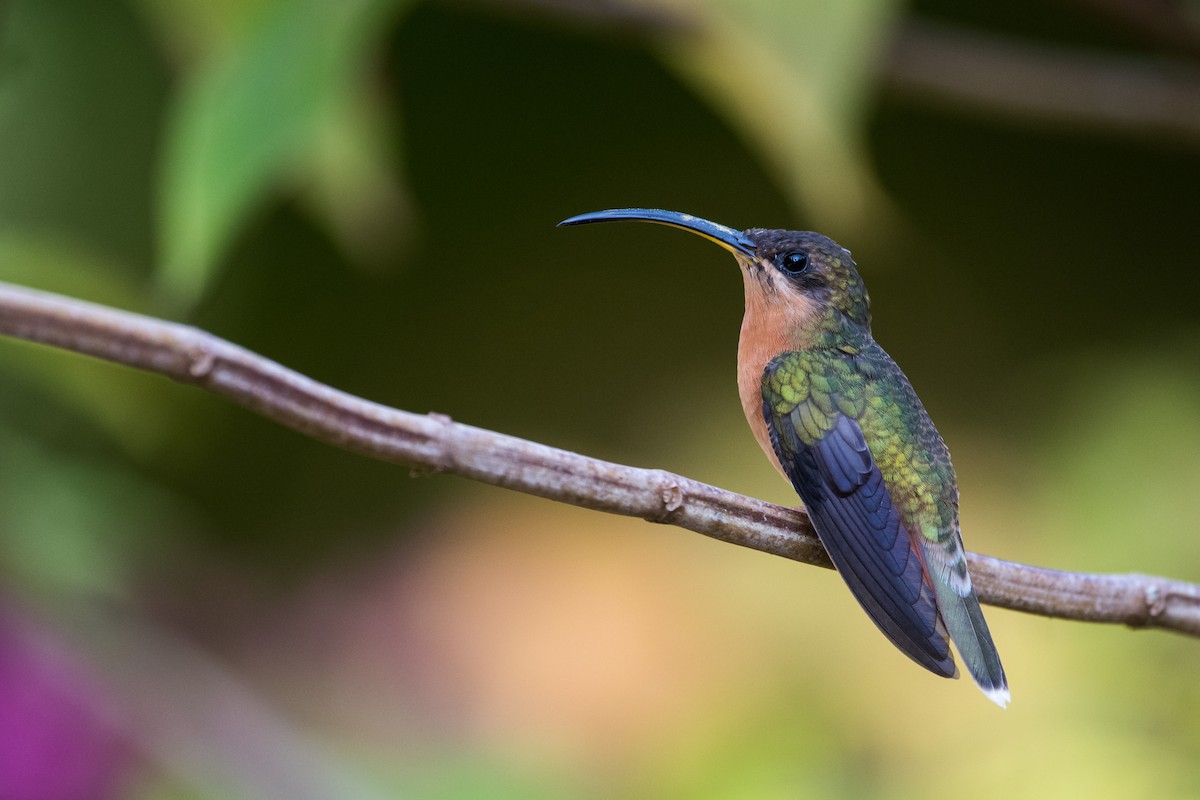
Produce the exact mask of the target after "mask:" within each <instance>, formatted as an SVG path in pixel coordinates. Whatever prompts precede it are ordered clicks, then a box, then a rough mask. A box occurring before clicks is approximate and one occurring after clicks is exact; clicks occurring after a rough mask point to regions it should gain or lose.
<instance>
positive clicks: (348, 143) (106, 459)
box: [0, 0, 1200, 800]
mask: <svg viewBox="0 0 1200 800" xmlns="http://www.w3.org/2000/svg"><path fill="white" fill-rule="evenodd" d="M1198 61H1200V6H1198V5H1197V4H1196V3H1195V2H1190V1H1187V0H1180V1H1179V2H1174V3H1172V2H1159V3H1136V2H1121V0H1073V1H1070V0H1056V1H1054V2H1040V1H1039V2H1034V1H1033V0H1015V1H1010V2H1003V3H1002V2H993V3H972V4H960V3H955V2H943V1H942V0H920V1H919V2H912V3H899V2H893V1H892V0H839V2H817V1H816V0H737V1H736V2H735V0H643V1H642V2H638V1H637V0H629V2H621V1H620V0H457V2H450V1H449V0H447V1H446V2H421V3H415V2H404V0H343V2H327V1H326V0H223V1H222V2H213V1H212V0H126V1H125V2H119V1H118V0H78V1H76V2H70V1H68V0H10V2H6V3H4V4H3V5H2V6H0V279H2V280H5V281H10V282H15V283H20V284H23V285H28V286H33V287H37V288H41V289H48V290H52V291H58V292H62V293H65V294H69V295H72V296H75V297H80V298H84V299H87V300H92V301H97V302H103V303H108V304H112V305H115V306H118V307H121V308H126V309H132V310H137V311H141V312H143V313H148V314H151V315H154V316H159V317H163V318H167V319H173V320H179V321H185V322H188V323H191V324H195V325H197V326H200V327H202V328H204V329H206V330H209V331H212V332H214V333H216V334H217V335H220V336H223V337H225V338H228V339H230V340H232V341H234V342H237V343H239V344H241V345H244V346H246V347H249V348H251V349H253V350H256V351H258V352H261V353H263V354H264V355H266V356H268V357H270V358H273V359H275V360H278V361H280V362H282V363H284V364H286V365H288V366H291V367H293V368H296V369H298V370H300V371H302V372H305V373H306V374H309V375H311V376H312V377H314V378H316V379H318V380H321V381H324V382H327V383H330V384H332V385H334V386H337V387H339V388H342V389H345V390H347V391H350V392H353V393H356V394H359V395H362V396H365V397H368V398H370V399H373V400H376V401H380V402H383V403H387V404H389V405H394V406H397V407H400V408H404V409H408V410H412V411H417V412H426V411H437V412H440V413H444V414H448V415H450V416H452V417H454V418H455V419H459V420H462V421H465V422H470V423H472V424H475V425H480V426H484V427H489V428H493V429H496V430H499V431H503V432H506V433H510V434H515V435H519V436H523V437H527V438H530V439H533V440H537V441H541V442H546V443H548V444H553V445H556V446H559V447H565V448H569V449H573V450H577V451H579V452H583V453H586V454H589V455H593V456H598V457H602V458H605V459H609V460H613V461H618V462H624V463H631V464H636V465H640V466H653V467H662V468H666V469H670V470H673V471H677V472H679V473H682V474H685V475H688V476H690V477H694V478H697V479H700V480H703V481H706V482H709V483H714V484H717V485H720V486H723V487H726V488H729V489H733V490H736V491H741V492H744V493H748V494H752V495H756V496H759V497H763V498H766V499H769V500H772V501H775V502H780V503H794V502H795V501H794V498H793V495H792V493H791V491H790V489H789V488H788V487H787V486H785V485H784V484H783V483H782V481H780V480H779V478H778V477H777V476H776V475H775V474H774V473H773V471H772V470H771V468H770V467H769V466H768V464H767V462H766V460H765V459H764V458H763V457H762V455H761V454H760V453H759V451H758V449H757V446H756V445H755V444H754V442H753V440H752V439H751V437H750V436H749V434H748V432H747V431H746V430H745V422H744V421H743V419H742V416H741V411H740V407H739V403H738V400H737V394H736V389H735V387H734V380H733V374H734V373H733V365H734V357H735V348H736V339H737V330H738V324H739V320H740V314H741V282H740V278H739V276H738V274H737V271H736V269H735V267H734V264H733V262H732V260H731V259H730V258H729V257H728V255H727V254H725V253H723V252H721V251H720V250H718V249H717V248H713V247H711V246H710V245H708V244H706V243H704V242H703V241H701V240H699V239H696V238H694V237H689V236H685V235H682V234H679V233H677V232H672V231H669V230H666V229H664V228H660V227H656V226H638V225H624V226H618V225H611V226H597V227H595V228H583V229H572V230H556V229H555V228H554V224H555V223H556V222H557V221H558V220H560V219H562V218H564V217H566V216H569V215H572V214H575V213H579V212H583V211H590V210H597V209H601V208H609V207H617V206H634V205H637V206H658V207H665V208H673V209H678V210H683V211H688V212H691V213H695V214H699V215H702V216H705V217H708V218H710V219H713V220H716V221H718V222H722V223H725V224H728V225H731V226H734V227H751V226H763V227H788V228H805V229H817V230H821V231H822V232H825V233H827V234H829V235H832V236H833V237H834V238H836V239H838V240H839V241H841V242H842V243H843V244H845V245H847V246H848V247H850V248H851V249H852V250H853V251H854V253H855V256H856V258H857V259H858V261H859V264H860V267H861V270H862V272H863V274H864V275H865V278H866V280H867V283H868V285H869V286H870V288H871V293H872V297H873V299H874V303H875V317H876V325H875V332H876V336H877V338H879V339H880V340H881V341H882V342H883V343H884V345H885V346H886V347H887V348H888V349H889V350H890V352H891V353H892V354H893V355H894V356H895V357H896V358H897V360H898V361H900V363H901V364H902V365H903V366H904V367H905V369H906V371H907V373H908V375H909V377H910V378H911V379H912V381H913V382H914V384H915V385H916V387H917V389H918V391H919V392H920V393H921V396H922V398H923V399H924V401H925V404H926V405H927V407H928V408H929V409H930V411H931V413H932V414H933V416H934V417H935V419H937V421H938V423H939V426H940V427H941V429H942V432H943V434H944V435H945V437H946V438H947V440H948V441H949V444H950V446H951V449H952V451H953V453H954V457H955V461H956V464H957V466H958V470H959V475H960V484H961V489H962V493H963V521H964V530H965V533H966V538H967V542H968V545H969V546H970V547H971V548H972V549H975V550H980V551H982V552H986V553H990V554H994V555H998V556H1002V557H1005V558H1009V559H1013V560H1017V561H1023V562H1028V563H1034V564H1038V565H1043V566H1051V567H1058V568H1064V569H1074V570H1085V571H1121V572H1125V571H1137V572H1148V573H1159V574H1166V575H1169V576H1172V577H1177V578H1182V579H1190V580H1200V540H1198V539H1197V536H1196V513H1195V493H1196V487H1197V486H1198V485H1200V413H1198V412H1200V312H1198V311H1197V301H1198V300H1200V271H1198V270H1197V266H1198V264H1197V255H1196V254H1197V250H1198V248H1200V216H1198V211H1200V194H1198V193H1200V113H1198V112H1197V109H1200V67H1198ZM0 581H2V585H0V798H4V800H9V799H10V798H15V799H17V800H26V799H39V800H40V799H45V800H57V799H58V798H63V799H64V800H65V799H67V798H79V799H81V800H86V799H87V798H147V799H149V798H156V799H157V798H163V799H165V798H225V797H245V798H305V797H312V798H324V797H338V798H382V797H389V798H390V797H413V798H447V799H449V798H610V797H624V798H748V799H749V798H755V799H757V798H792V797H822V798H837V797H846V798H861V797H881V798H916V797H921V798H952V797H954V798H956V797H964V796H966V797H973V798H990V797H997V798H999V797H1004V798H1011V797H1057V798H1071V797H1087V798H1110V797H1111V798H1127V797H1151V796H1153V797H1159V798H1172V797H1196V796H1200V642H1196V641H1192V640H1188V639H1186V638H1183V637H1180V636H1176V635H1171V634H1165V633H1158V632H1133V631H1129V630H1124V629H1121V628H1117V627H1104V626H1094V625H1092V626H1089V625H1082V624H1076V623H1067V622H1060V621H1051V620H1045V619H1041V618H1035V617H1029V616H1022V615H1019V614H1016V613H1013V612H1007V611H1002V610H998V609H993V610H991V611H990V613H989V619H990V621H991V624H992V627H993V630H994V633H995V636H996V639H997V641H998V642H999V645H1000V647H1001V651H1002V653H1003V655H1004V658H1005V664H1006V666H1007V668H1008V672H1009V676H1010V679H1011V683H1012V688H1013V705H1012V706H1011V707H1010V708H1009V709H1008V710H1007V711H1004V712H1001V711H999V710H997V709H996V708H995V707H994V706H992V705H991V704H990V703H988V702H987V701H986V699H985V698H983V697H982V696H981V695H980V694H979V693H978V692H977V691H975V690H974V688H973V687H971V686H970V685H969V683H966V682H963V681H958V682H950V681H940V680H938V679H936V678H933V677H931V676H929V675H927V674H925V673H924V672H923V671H922V670H920V669H919V668H917V667H915V666H914V665H912V664H911V663H909V662H908V661H907V660H906V659H905V658H904V657H903V656H902V655H900V654H899V653H898V652H897V651H895V650H894V649H893V648H892V647H891V646H890V645H889V644H888V643H887V642H886V641H885V640H884V639H883V637H881V636H880V635H879V634H878V633H877V632H876V631H875V630H874V628H873V627H872V626H871V625H870V623H869V622H868V621H867V619H866V617H865V616H864V615H863V614H862V613H861V612H860V611H859V610H858V609H857V608H856V607H855V605H854V603H853V601H852V600H851V599H850V597H849V595H848V593H847V592H846V591H845V589H844V587H843V586H842V585H841V583H840V581H839V580H838V579H837V576H836V575H834V574H833V573H830V572H827V571H824V570H819V569H814V568H811V567H807V566H803V565H799V564H794V563H790V562H786V561H784V560H782V559H777V558H771V557H768V556H765V555H762V554H760V553H755V552H750V551H743V550H740V549H738V548H734V547H730V546H728V545H724V544H721V543H718V542H713V541H709V540H706V539H704V538H702V537H699V536H696V535H694V534H690V533H687V532H684V531H680V530H678V529H674V528H667V527H658V526H651V525H647V524H645V523H642V522H638V521H633V520H627V519H621V518H615V517H610V516H605V515H601V514H597V513H591V512H586V511H582V510H579V509H574V508H568V507H565V506H559V505H556V504H554V503H550V502H548V501H542V500H537V499H533V498H527V497H523V496H518V495H514V494H511V493H507V492H503V491H500V490H497V489H493V488H489V487H484V486H479V485H476V484H472V483H470V482H468V481H465V480H462V479H458V478H454V477H448V476H439V477H429V476H420V475H410V474H409V471H408V470H406V469H402V468H397V467H395V466H392V465H387V464H382V463H376V462H372V461H370V460H367V459H364V458H362V457H359V456H356V455H351V454H348V453H343V452H340V451H337V450H334V449H332V448H330V447H328V446H325V445H323V444H320V443H317V442H314V441H311V440H308V439H306V438H304V437H302V436H300V435H298V434H296V433H293V432H291V431H289V430H285V429H282V428H280V427H278V426H276V425H274V424H271V423H269V422H267V421H266V420H263V419H261V418H258V417H256V416H254V415H252V414H250V413H249V412H247V411H244V410H242V409H240V408H237V407H234V406H233V405H231V404H230V403H228V402H226V401H224V400H221V399H219V398H216V397H213V396H209V395H207V394H205V393H204V392H202V391H200V390H198V389H195V388H190V387H186V386H179V385H175V384H172V383H169V382H167V381H165V380H163V379H160V378H156V377H153V376H148V375H144V374H140V373H137V372H135V371H133V370H129V369H126V368H122V367H118V366H114V365H110V364H103V363H99V362H94V361H91V360H88V359H85V358H81V357H77V356H73V355H70V354H65V353H61V352H57V351H53V350H51V349H48V348H44V347H37V346H33V345H28V344H24V343H21V342H15V341H4V342H0Z"/></svg>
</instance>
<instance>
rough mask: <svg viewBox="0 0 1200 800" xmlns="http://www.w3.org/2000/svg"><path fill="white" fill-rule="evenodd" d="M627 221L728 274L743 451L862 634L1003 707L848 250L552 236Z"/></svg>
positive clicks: (947, 528) (922, 450)
mask: <svg viewBox="0 0 1200 800" xmlns="http://www.w3.org/2000/svg"><path fill="white" fill-rule="evenodd" d="M616 220H638V221H642V222H653V223H658V224H660V225H669V226H671V227H674V228H680V229H683V230H686V231H691V232H692V233H696V234H699V235H700V236H703V237H704V238H706V239H708V240H709V241H712V242H715V243H716V244H718V245H720V246H721V247H723V248H725V249H726V250H728V251H729V252H731V253H732V254H733V256H734V258H735V259H737V262H738V266H739V267H741V272H742V282H743V284H744V286H745V294H746V312H745V316H744V317H743V319H742V330H741V337H740V339H739V342H738V369H737V372H738V394H739V395H740V396H741V401H742V409H743V411H744V412H745V414H746V420H747V422H749V423H750V429H751V430H752V431H753V432H754V437H755V439H757V440H758V444H759V445H760V446H761V447H762V449H763V451H764V452H765V453H766V455H767V458H768V459H770V461H771V463H772V464H773V465H774V466H775V469H777V470H778V471H779V472H780V473H781V474H782V475H783V476H784V478H785V479H786V480H788V481H789V482H790V483H791V485H792V486H793V487H794V488H795V490H796V493H797V494H798V495H799V496H800V499H801V500H802V501H803V503H804V508H805V510H806V512H807V513H808V516H809V519H810V520H811V521H812V525H813V528H814V529H815V530H816V532H817V536H818V537H819V538H820V540H821V544H822V545H824V547H825V550H826V551H828V553H829V557H830V559H831V560H832V561H833V564H834V566H835V567H837V570H838V572H839V574H841V576H842V579H843V580H844V581H845V582H846V584H847V586H849V588H850V591H851V593H852V594H853V595H854V597H855V599H857V600H858V602H859V604H860V605H861V606H862V607H863V609H864V610H865V611H866V612H867V615H868V616H869V617H870V618H871V620H872V621H873V622H874V623H875V624H876V625H877V626H878V627H879V629H880V630H881V631H882V632H883V634H884V635H885V636H887V638H888V639H890V640H891V641H892V643H893V644H894V645H896V647H898V648H899V649H900V650H901V652H903V653H904V654H905V655H907V656H908V657H909V658H911V659H912V660H913V661H915V662H917V663H918V664H920V665H921V666H923V667H925V668H926V669H928V670H929V671H930V672H933V673H934V674H936V675H940V676H942V677H946V678H955V677H958V669H957V666H956V665H955V660H954V656H953V654H952V653H951V652H950V641H951V640H952V641H953V642H954V645H955V647H956V648H957V649H958V653H959V656H960V657H961V658H962V660H963V663H964V664H965V665H966V669H967V672H968V673H970V675H971V677H972V678H973V679H974V681H975V683H976V684H978V686H979V688H980V689H982V690H983V692H984V694H986V695H987V697H988V698H989V699H991V700H992V701H993V702H995V703H996V704H997V705H999V706H1000V707H1001V708H1003V707H1005V705H1007V703H1008V702H1009V691H1008V681H1007V679H1006V678H1005V675H1004V667H1003V666H1002V665H1001V663H1000V655H999V653H998V652H997V651H996V645H995V644H994V643H993V642H992V636H991V633H990V632H989V631H988V626H987V622H986V621H985V620H984V618H983V610H982V609H981V608H980V607H979V599H978V598H977V597H976V596H975V591H974V589H972V587H971V577H970V575H969V574H968V572H967V560H966V554H965V551H964V549H963V543H962V534H961V532H960V530H959V522H958V483H957V479H956V477H955V473H954V467H953V466H952V465H951V463H950V452H949V450H948V449H947V447H946V443H945V442H944V441H943V440H942V437H941V435H940V434H939V433H938V431H937V428H935V427H934V424H933V420H931V419H930V418H929V414H928V413H927V412H926V411H925V407H924V406H923V405H922V404H921V401H920V399H919V398H918V397H917V394H916V392H915V391H914V390H913V388H912V385H911V384H910V383H909V382H908V378H907V377H905V375H904V373H903V372H902V371H901V370H900V367H899V366H898V365H897V364H896V362H895V361H893V360H892V358H891V356H889V355H888V354H887V353H886V352H885V351H884V349H883V348H882V347H880V346H879V344H878V343H876V341H875V339H874V338H873V337H872V336H871V304H870V298H869V297H868V295H867V290H866V287H865V286H864V285H863V282H862V278H861V277H859V274H858V271H857V270H856V269H855V266H856V265H855V263H854V259H853V258H851V256H850V251H848V250H846V249H845V248H843V247H841V246H840V245H838V244H837V243H836V242H834V241H833V240H832V239H830V238H828V237H826V236H822V235H821V234H819V233H813V232H810V231H786V230H769V229H765V228H750V229H748V230H745V231H738V230H734V229H733V228H728V227H726V226H724V225H718V224H717V223H714V222H709V221H708V220H705V219H700V218H699V217H694V216H692V215H690V214H682V213H679V212H677V211H663V210H660V209H650V208H620V209H612V210H608V211H596V212H592V213H589V214H580V215H578V216H574V217H571V218H569V219H566V220H563V221H562V222H560V223H559V225H560V226H564V225H582V224H585V223H591V222H609V221H616Z"/></svg>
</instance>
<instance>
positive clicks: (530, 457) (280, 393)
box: [0, 283, 1200, 636]
mask: <svg viewBox="0 0 1200 800" xmlns="http://www.w3.org/2000/svg"><path fill="white" fill-rule="evenodd" d="M0 334H6V335H9V336H14V337H17V338H20V339H26V340H28V341H31V342H40V343H42V344H48V345H53V346H55V347H61V348H63V349H66V350H73V351H75V352H78V353H83V354H85V355H90V356H95V357H97V358H103V359H107V360H109V361H114V362H116V363H119V364H125V365H127V366H131V367H138V368H139V369H144V370H148V371H150V372H156V373H158V374H160V375H165V376H167V377H169V378H173V379H175V380H177V381H181V382H183V383H191V384H196V385H198V386H201V387H203V388H205V389H208V390H210V391H212V392H216V393H217V394H220V395H224V396H225V397H228V398H230V399H232V400H234V401H235V402H237V403H240V404H241V405H243V406H245V407H246V408H249V409H251V410H252V411H256V412H258V413H259V414H261V415H263V416H264V417H267V418H268V419H271V420H273V421H275V422H278V423H280V424H282V425H286V426H288V427H290V428H294V429H295V430H298V431H300V432H301V433H304V434H306V435H308V436H311V437H313V438H315V439H320V440H321V441H324V442H327V443H329V444H333V445H336V446H338V447H342V448H345V449H347V450H352V451H355V452H358V453H362V454H364V455H368V456H372V457H374V458H378V459H382V460H384V461H393V462H397V463H401V464H409V465H411V466H415V467H419V468H423V469H428V470H432V471H435V472H447V473H452V474H455V475H462V476H464V477H467V478H473V479H475V480H477V481H482V482H483V483H489V484H492V485H493V486H500V487H503V488H506V489H514V490H516V491H520V492H525V493H527V494H532V495H537V496H538V497H546V498H549V499H551V500H558V501H560V502H563V503H570V504H572V505H576V506H582V507H583V508H590V509H594V510H596V511H604V512H607V513H610V514H622V515H625V516H630V517H640V518H641V519H644V520H648V521H650V522H660V523H666V524H670V525H676V526H678V527H681V528H686V529H687V530H690V531H695V532H696V533H702V534H704V535H705V536H710V537H712V538H714V539H720V540H721V541H724V542H729V543H730V544H737V545H741V546H743V547H750V548H753V549H755V550H761V551H762V552H764V553H771V554H772V555H778V556H783V557H785V558H790V559H792V560H794V561H801V562H804V563H806V564H813V565H816V566H821V567H826V568H829V567H831V564H830V562H829V558H828V556H827V555H826V554H825V550H824V549H823V548H822V547H821V543H820V541H818V539H817V538H816V536H815V535H814V534H813V531H812V527H811V526H810V525H809V522H808V518H807V517H806V516H805V515H804V514H803V512H801V511H797V510H792V509H786V508H781V507H780V506H776V505H772V504H770V503H765V502H763V501H761V500H755V499H753V498H749V497H744V496H742V495H738V494H734V493H733V492H728V491H725V490H723V489H718V488H716V487H713V486H708V485H706V484H703V483H700V482H698V481H694V480H691V479H689V478H684V477H681V476H679V475H674V474H672V473H670V472H665V471H663V470H658V469H640V468H637V467H628V466H623V465H620V464H613V463H610V462H607V461H600V460H598V459H594V458H588V457H586V456H582V455H579V454H577V453H571V452H567V451H565V450H559V449H557V448H553V447H548V446H546V445H542V444H537V443H535V442H529V441H525V440H523V439H518V438H516V437H513V436H506V435H504V434H501V433H494V432H492V431H487V430H483V429H481V428H475V427H472V426H470V425H463V424H461V423H456V422H453V421H451V420H450V418H449V417H446V416H444V415H441V414H428V415H422V414H413V413H410V412H407V411H400V410H397V409H394V408H388V407H387V406H383V405H379V404H378V403H372V402H370V401H368V400H363V399H362V398H359V397H354V396H353V395H350V394H346V393H345V392H341V391H338V390H337V389H334V388H332V387H329V386H326V385H324V384H321V383H317V382H316V381H314V380H312V379H310V378H307V377H305V376H303V375H301V374H299V373H297V372H293V371H292V370H289V369H287V368H286V367H283V366H281V365H279V364H276V363H275V362H273V361H270V360H268V359H266V358H263V357H262V356H259V355H257V354H255V353H252V352H250V351H249V350H246V349H244V348H241V347H238V346H237V345H234V344H231V343H229V342H227V341H225V340H224V339H220V338H218V337H216V336H213V335H211V334H208V333H205V332H204V331H201V330H198V329H196V328H192V327H189V326H186V325H179V324H176V323H171V322H164V321H162V320H157V319H153V318H151V317H145V316H141V315H139V314H131V313H128V312H125V311H117V310H115V309H111V308H107V307H104V306H99V305H94V304H92V303H86V302H83V301H81V300H74V299H71V298H67V297H62V296H60V295H54V294H49V293H45V292H39V291H35V290H32V289H26V288H22V287H18V286H13V285H11V284H5V283H0ZM968 559H969V561H970V566H971V575H972V577H973V580H974V583H975V587H976V590H977V592H978V594H979V598H980V600H982V601H983V602H984V603H988V604H991V605H994V606H1000V607H1002V608H1011V609H1015V610H1017V611H1025V612H1028V613H1031V614H1039V615H1041V616H1046V617H1058V618H1062V619H1075V620H1082V621H1086V622H1109V623H1122V624H1125V625H1129V626H1132V627H1157V628H1165V629H1169V630H1173V631H1178V632H1180V633H1186V634H1190V635H1192V636H1200V586H1197V585H1195V584H1189V583H1183V582H1180V581H1172V580H1167V579H1165V578H1158V577H1152V576H1146V575H1134V574H1128V575H1101V574H1087V573H1076V572H1060V571H1057V570H1049V569H1042V568H1040V567H1031V566H1026V565H1023V564H1017V563H1013V562H1011V561H1002V560H1000V559H998V558H992V557H990V556H982V555H977V554H975V553H970V554H968Z"/></svg>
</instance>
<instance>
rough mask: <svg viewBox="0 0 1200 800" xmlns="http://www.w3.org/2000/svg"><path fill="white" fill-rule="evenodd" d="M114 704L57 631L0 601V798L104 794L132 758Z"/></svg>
mask: <svg viewBox="0 0 1200 800" xmlns="http://www.w3.org/2000/svg"><path fill="white" fill-rule="evenodd" d="M115 719H116V717H115V710H114V708H113V707H112V706H111V704H110V703H109V701H108V699H107V698H106V696H105V693H104V691H103V690H102V688H101V687H100V685H99V684H98V682H97V681H95V680H94V679H93V678H92V677H91V676H90V675H89V674H88V671H87V669H86V667H85V666H84V665H83V664H82V663H81V662H80V661H79V660H78V659H77V658H76V657H75V656H74V655H73V654H72V653H71V652H70V650H69V649H68V648H67V647H65V646H64V645H63V644H62V643H61V642H60V641H58V640H57V639H56V638H55V636H54V635H53V634H51V633H49V632H48V631H46V630H44V629H42V628H40V627H39V626H38V624H37V623H35V622H33V621H31V620H30V619H27V618H24V617H22V616H21V613H20V612H19V611H18V610H17V609H16V608H15V607H14V606H11V605H4V604H3V601H2V600H0V800H105V799H106V798H113V797H117V796H119V795H120V793H121V790H122V788H123V786H124V784H125V782H126V778H127V777H128V775H129V772H130V768H131V766H132V761H131V758H130V752H129V750H128V748H127V747H126V744H125V742H124V740H123V736H122V735H121V733H120V731H119V730H118V728H117V726H116V725H115V724H114V722H115Z"/></svg>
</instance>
